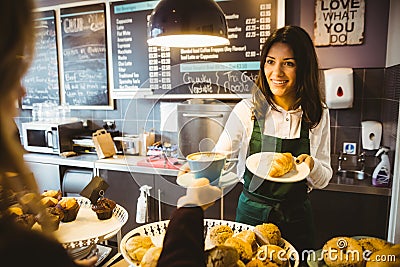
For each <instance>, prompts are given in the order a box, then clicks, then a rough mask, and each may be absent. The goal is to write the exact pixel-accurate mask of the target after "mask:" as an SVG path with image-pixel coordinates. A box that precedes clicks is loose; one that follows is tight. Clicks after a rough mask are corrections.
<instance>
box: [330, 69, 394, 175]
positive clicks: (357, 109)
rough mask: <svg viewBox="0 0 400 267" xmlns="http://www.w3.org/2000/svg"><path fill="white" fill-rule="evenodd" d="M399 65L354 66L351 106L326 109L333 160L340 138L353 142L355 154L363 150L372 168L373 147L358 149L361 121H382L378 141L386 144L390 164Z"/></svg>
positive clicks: (338, 149)
mask: <svg viewBox="0 0 400 267" xmlns="http://www.w3.org/2000/svg"><path fill="white" fill-rule="evenodd" d="M399 94H400V66H394V67H391V68H387V69H354V102H353V108H351V109H338V110H330V115H331V137H332V142H331V151H332V154H333V155H334V156H333V162H334V161H335V160H336V158H335V157H336V156H337V154H338V153H339V152H340V151H342V150H343V142H355V143H357V154H360V153H361V152H363V151H364V152H366V154H367V166H368V167H370V168H373V167H374V166H376V164H377V162H378V159H377V158H375V157H374V154H375V153H376V150H373V151H369V150H363V149H362V140H361V121H367V120H375V121H381V122H382V124H383V137H382V142H381V145H383V146H387V147H389V148H390V149H391V150H390V153H389V157H390V160H391V163H392V166H393V162H394V160H393V159H394V155H395V151H394V149H395V144H396V133H397V124H398V113H399Z"/></svg>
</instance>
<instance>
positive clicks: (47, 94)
mask: <svg viewBox="0 0 400 267" xmlns="http://www.w3.org/2000/svg"><path fill="white" fill-rule="evenodd" d="M36 16H37V19H36V20H35V22H34V25H35V30H36V43H35V57H34V59H33V62H32V65H31V67H30V68H29V70H28V72H27V74H26V75H25V76H24V78H23V80H22V84H23V85H24V87H25V88H26V96H25V97H24V99H23V101H22V106H23V108H30V107H32V106H33V104H35V103H41V102H43V101H51V102H55V103H59V102H60V95H59V90H60V88H59V79H58V56H57V41H56V25H55V12H54V11H53V10H49V11H44V12H37V13H36Z"/></svg>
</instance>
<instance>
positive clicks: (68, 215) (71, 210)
mask: <svg viewBox="0 0 400 267" xmlns="http://www.w3.org/2000/svg"><path fill="white" fill-rule="evenodd" d="M57 207H58V208H59V209H60V210H61V211H62V212H63V213H64V218H63V219H62V220H61V221H62V222H72V221H74V220H75V219H76V216H77V215H78V211H79V208H80V206H79V204H78V202H77V201H76V199H75V198H73V197H71V198H70V197H68V198H62V199H61V200H60V201H59V202H58V204H57Z"/></svg>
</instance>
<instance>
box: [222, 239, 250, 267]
mask: <svg viewBox="0 0 400 267" xmlns="http://www.w3.org/2000/svg"><path fill="white" fill-rule="evenodd" d="M224 245H225V246H230V247H233V248H235V249H236V250H237V252H238V254H239V258H240V260H241V261H243V262H245V263H247V262H249V261H250V260H251V258H252V256H253V250H252V248H251V245H250V244H249V243H247V242H246V241H243V240H242V239H240V238H238V237H230V238H228V239H227V240H226V241H225V243H224Z"/></svg>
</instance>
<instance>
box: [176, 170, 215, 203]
mask: <svg viewBox="0 0 400 267" xmlns="http://www.w3.org/2000/svg"><path fill="white" fill-rule="evenodd" d="M220 197H221V189H219V188H218V187H216V186H212V185H210V181H209V180H208V179H207V178H199V179H196V180H195V181H194V182H193V184H192V185H191V186H190V187H188V188H187V190H186V195H185V196H183V197H181V198H179V199H178V204H177V206H178V208H180V207H182V206H185V205H193V206H199V207H201V208H202V209H203V210H206V209H207V208H208V207H210V206H212V205H214V203H215V201H216V200H217V199H218V198H220Z"/></svg>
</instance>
